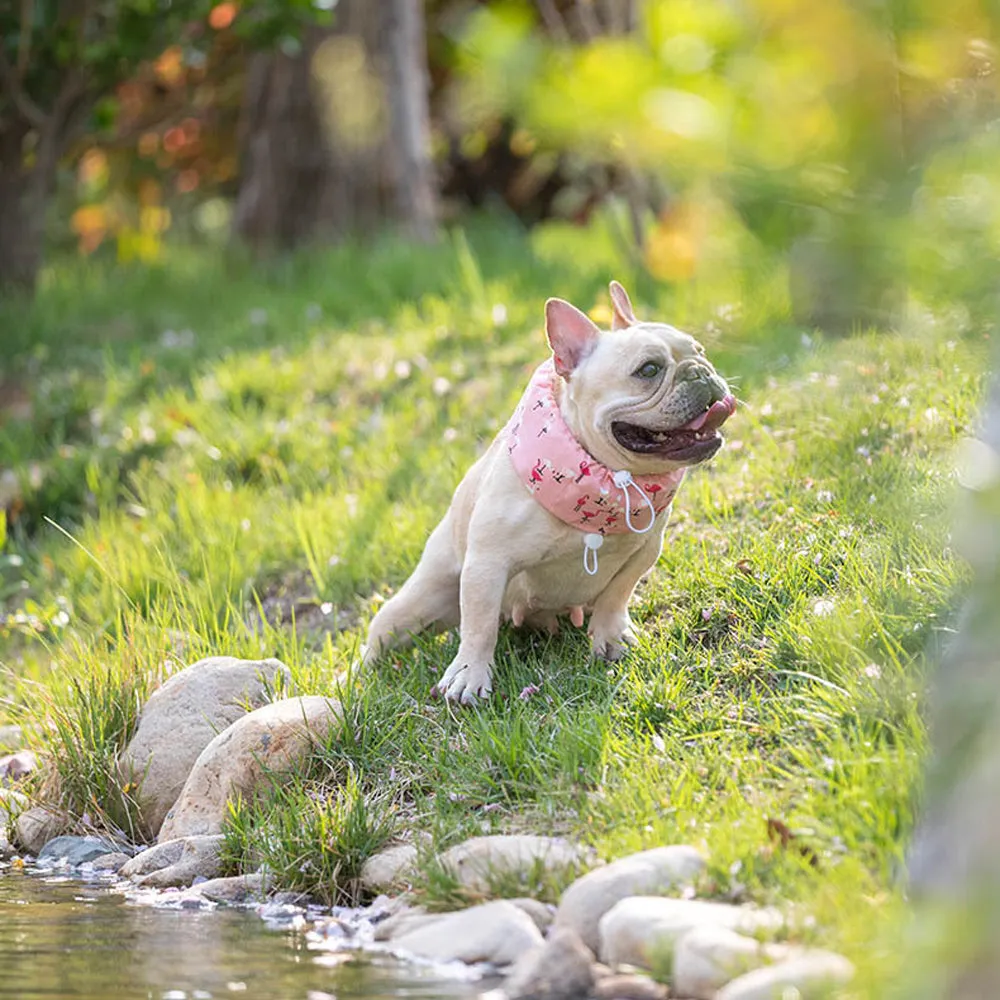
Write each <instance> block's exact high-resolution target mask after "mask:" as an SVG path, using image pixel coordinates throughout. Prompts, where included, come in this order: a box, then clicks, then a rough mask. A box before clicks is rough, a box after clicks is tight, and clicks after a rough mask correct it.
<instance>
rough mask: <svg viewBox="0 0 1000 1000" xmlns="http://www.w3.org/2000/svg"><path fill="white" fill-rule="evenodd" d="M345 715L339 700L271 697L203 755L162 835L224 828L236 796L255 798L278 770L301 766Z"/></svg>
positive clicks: (221, 735) (167, 837) (168, 837)
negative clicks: (313, 747) (302, 761)
mask: <svg viewBox="0 0 1000 1000" xmlns="http://www.w3.org/2000/svg"><path fill="white" fill-rule="evenodd" d="M340 714H341V709H340V704H339V703H338V702H337V701H336V700H334V699H331V698H324V697H321V696H319V695H309V696H306V697H302V698H286V699H283V700H282V701H275V702H271V704H269V705H264V706H263V707H262V708H258V709H255V710H254V711H253V712H250V713H248V714H246V715H244V716H242V717H241V718H239V719H237V720H236V722H234V723H233V724H232V725H231V726H229V728H228V729H225V730H223V732H221V733H219V735H218V736H216V737H215V739H213V740H212V741H211V743H209V744H208V746H206V747H205V749H204V750H202V752H201V753H200V754H199V756H198V759H197V760H196V761H195V763H194V766H193V767H192V768H191V773H190V774H189V775H188V777H187V780H186V781H185V782H184V787H183V789H181V793H180V795H179V796H178V798H177V801H176V802H175V803H174V805H173V806H172V807H171V809H170V811H169V812H168V813H167V816H166V819H164V821H163V826H162V827H160V834H159V838H158V839H160V840H172V839H175V838H177V837H190V836H196V835H206V834H217V833H219V832H220V831H221V830H222V824H223V822H224V821H225V819H226V815H227V813H228V804H229V801H230V800H231V799H234V798H236V797H237V796H239V795H242V796H243V797H244V798H245V799H247V800H250V799H252V798H253V797H254V794H255V793H256V791H257V790H258V788H259V787H260V786H261V785H263V784H264V783H266V782H267V781H269V780H271V778H272V776H273V775H274V774H276V773H281V772H285V771H288V770H291V769H292V768H295V767H297V766H298V764H299V762H300V761H301V759H302V757H303V756H304V755H305V754H306V753H308V751H309V749H310V748H311V747H312V746H313V744H314V743H316V742H319V741H322V740H323V739H324V738H325V737H326V735H327V734H328V733H329V731H330V729H331V728H332V727H333V725H334V723H335V722H336V721H337V720H338V719H339V718H340Z"/></svg>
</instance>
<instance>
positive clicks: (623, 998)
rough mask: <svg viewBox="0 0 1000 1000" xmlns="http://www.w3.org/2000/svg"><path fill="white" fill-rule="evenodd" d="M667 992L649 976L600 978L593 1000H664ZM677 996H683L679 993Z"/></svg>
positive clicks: (595, 987) (664, 987)
mask: <svg viewBox="0 0 1000 1000" xmlns="http://www.w3.org/2000/svg"><path fill="white" fill-rule="evenodd" d="M668 992H669V991H668V990H667V988H666V986H664V985H663V984H662V983H658V982H657V981H656V980H655V979H650V978H649V976H634V975H633V976H623V975H617V974H612V975H610V976H602V977H601V978H600V979H598V981H597V984H596V985H595V986H594V990H593V993H592V996H593V997H594V1000H666V997H667V994H668ZM678 996H684V994H683V993H679V994H678Z"/></svg>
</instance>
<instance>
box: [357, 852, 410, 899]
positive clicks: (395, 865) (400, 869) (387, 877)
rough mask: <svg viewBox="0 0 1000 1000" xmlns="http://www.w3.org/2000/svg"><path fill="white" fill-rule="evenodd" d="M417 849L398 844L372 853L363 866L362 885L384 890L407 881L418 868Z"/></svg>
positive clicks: (372, 890) (370, 889) (366, 887)
mask: <svg viewBox="0 0 1000 1000" xmlns="http://www.w3.org/2000/svg"><path fill="white" fill-rule="evenodd" d="M416 864H417V849H416V847H415V846H414V845H413V844H397V845H396V846H395V847H387V848H386V849H385V850H384V851H379V853H378V854H374V855H372V857H370V858H369V859H368V860H367V861H366V862H365V863H364V864H363V865H362V866H361V885H362V887H363V888H365V889H367V890H368V891H369V892H383V891H385V890H387V889H391V888H393V887H394V886H396V885H398V884H399V883H400V882H405V881H406V879H407V878H408V877H409V876H410V875H412V874H413V872H414V871H415V870H416Z"/></svg>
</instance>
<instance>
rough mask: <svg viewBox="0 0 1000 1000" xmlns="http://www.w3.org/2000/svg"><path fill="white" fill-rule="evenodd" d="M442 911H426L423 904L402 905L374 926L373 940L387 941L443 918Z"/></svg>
mask: <svg viewBox="0 0 1000 1000" xmlns="http://www.w3.org/2000/svg"><path fill="white" fill-rule="evenodd" d="M445 916H446V914H444V913H428V912H427V910H426V908H424V907H423V906H403V907H402V908H401V909H399V910H397V911H396V912H395V913H393V914H391V915H390V916H389V917H386V919H385V920H383V921H381V922H380V923H379V924H377V925H376V926H375V940H376V941H389V940H391V939H392V938H396V937H402V936H403V935H404V934H409V933H411V932H412V931H415V930H418V929H420V928H424V927H429V926H430V925H431V924H433V923H436V922H437V921H439V920H442V919H444V917H445Z"/></svg>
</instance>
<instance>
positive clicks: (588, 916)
mask: <svg viewBox="0 0 1000 1000" xmlns="http://www.w3.org/2000/svg"><path fill="white" fill-rule="evenodd" d="M704 867H705V861H704V859H703V858H702V856H701V855H700V854H699V853H698V852H697V851H696V850H695V849H694V848H693V847H687V846H685V845H676V846H672V847H655V848H653V849H652V850H650V851H642V852H640V853H639V854H632V855H629V856H628V857H625V858H619V859H618V860H617V861H613V862H611V864H609V865H605V866H604V867H603V868H597V869H595V870H594V871H591V872H588V873H587V874H586V875H584V876H583V877H582V878H578V879H577V880H576V881H575V882H574V883H573V884H572V885H571V886H570V887H569V888H568V889H567V890H566V891H565V892H564V893H563V895H562V899H561V900H560V901H559V909H558V910H557V911H556V919H555V925H556V926H557V927H569V928H571V929H572V930H575V931H576V932H577V934H579V935H580V938H581V940H582V941H583V943H584V944H585V945H586V946H587V947H588V948H590V949H591V951H595V952H596V951H597V950H598V947H599V944H600V942H599V938H598V931H597V925H598V923H599V921H600V919H601V917H603V916H604V914H605V913H607V912H608V910H610V909H611V907H613V906H614V905H615V903H617V902H618V901H619V900H621V899H624V898H625V897H626V896H634V895H636V894H639V893H643V894H652V893H657V892H668V891H670V890H672V889H675V888H676V887H677V886H678V885H680V884H683V883H686V882H690V881H691V880H692V879H693V878H694V877H695V876H696V875H697V874H698V873H699V872H700V871H701V870H702V869H703V868H704Z"/></svg>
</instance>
